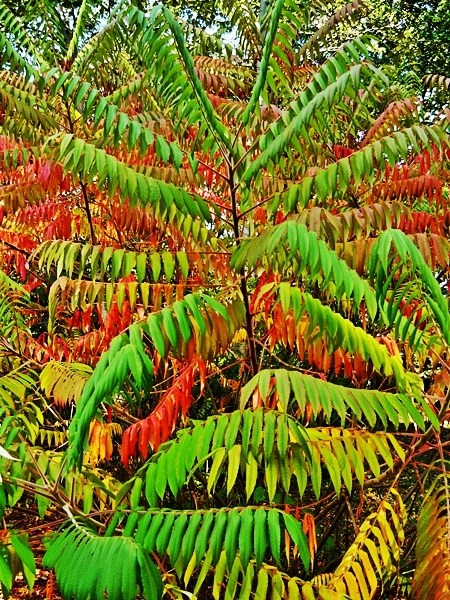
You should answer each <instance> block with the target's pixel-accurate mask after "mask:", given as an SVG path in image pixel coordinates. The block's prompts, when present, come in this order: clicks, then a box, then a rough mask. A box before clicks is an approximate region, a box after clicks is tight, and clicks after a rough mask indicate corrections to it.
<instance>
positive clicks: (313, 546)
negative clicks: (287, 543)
mask: <svg viewBox="0 0 450 600" xmlns="http://www.w3.org/2000/svg"><path fill="white" fill-rule="evenodd" d="M303 533H304V534H305V535H306V537H307V538H308V547H309V554H310V556H311V566H313V565H314V557H315V555H316V552H317V537H316V522H315V520H314V516H313V515H312V514H311V513H305V516H304V517H303Z"/></svg>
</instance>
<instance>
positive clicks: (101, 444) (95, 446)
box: [86, 419, 122, 464]
mask: <svg viewBox="0 0 450 600" xmlns="http://www.w3.org/2000/svg"><path fill="white" fill-rule="evenodd" d="M121 432H122V428H121V427H120V425H118V424H117V423H105V422H103V421H98V420H97V419H95V420H94V421H92V423H91V426H90V430H89V446H88V450H87V453H86V460H87V462H88V463H90V464H97V463H98V462H100V461H102V460H109V459H110V458H111V456H112V454H113V435H114V434H120V433H121Z"/></svg>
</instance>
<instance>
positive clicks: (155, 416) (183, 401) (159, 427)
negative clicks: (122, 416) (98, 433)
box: [121, 357, 206, 466]
mask: <svg viewBox="0 0 450 600" xmlns="http://www.w3.org/2000/svg"><path fill="white" fill-rule="evenodd" d="M197 377H199V379H200V389H201V391H202V390H203V387H204V384H205V380H206V362H205V361H204V360H202V359H201V358H199V357H197V358H195V359H194V360H193V361H192V362H191V363H190V364H189V365H187V366H185V367H184V368H183V369H182V370H181V371H180V373H179V374H178V375H177V376H176V377H175V381H174V383H173V384H172V386H171V387H170V388H169V389H168V390H167V391H166V392H165V393H164V394H163V396H162V398H161V400H160V401H159V403H158V404H157V406H156V407H155V409H154V410H153V411H152V413H151V414H150V415H149V416H148V417H146V418H145V419H141V420H140V421H138V422H137V423H134V424H133V425H131V426H130V427H128V429H126V431H125V432H124V434H123V439H122V449H121V458H122V463H123V464H124V465H125V466H128V463H129V461H130V458H132V457H133V458H134V457H136V456H137V454H140V455H141V456H142V458H144V459H145V458H147V456H148V453H149V448H150V449H151V450H153V451H156V450H158V448H159V446H160V445H161V444H162V443H164V442H165V441H167V440H168V439H169V437H170V436H171V434H172V433H173V431H174V429H175V426H176V424H177V421H178V419H179V418H180V417H185V416H186V414H187V412H188V410H189V408H190V407H191V405H192V402H193V400H194V398H193V396H192V388H193V386H194V384H195V383H196V378H197Z"/></svg>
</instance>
